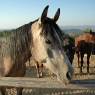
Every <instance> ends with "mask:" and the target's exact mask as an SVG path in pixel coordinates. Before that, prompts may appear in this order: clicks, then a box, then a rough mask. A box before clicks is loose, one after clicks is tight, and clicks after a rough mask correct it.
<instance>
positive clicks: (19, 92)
mask: <svg viewBox="0 0 95 95" xmlns="http://www.w3.org/2000/svg"><path fill="white" fill-rule="evenodd" d="M25 72H26V65H25V64H22V67H21V68H20V69H19V70H18V72H17V75H16V77H24V76H25ZM16 89H17V95H22V91H23V87H18V88H16Z"/></svg>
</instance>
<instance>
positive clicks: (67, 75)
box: [66, 71, 71, 80]
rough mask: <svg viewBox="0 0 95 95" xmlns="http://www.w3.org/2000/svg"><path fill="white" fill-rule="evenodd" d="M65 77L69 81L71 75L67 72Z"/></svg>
mask: <svg viewBox="0 0 95 95" xmlns="http://www.w3.org/2000/svg"><path fill="white" fill-rule="evenodd" d="M66 77H67V79H68V80H71V74H70V72H69V71H68V72H67V74H66Z"/></svg>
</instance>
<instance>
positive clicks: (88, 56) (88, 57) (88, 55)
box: [87, 54, 90, 73]
mask: <svg viewBox="0 0 95 95" xmlns="http://www.w3.org/2000/svg"><path fill="white" fill-rule="evenodd" d="M89 59H90V54H87V73H89Z"/></svg>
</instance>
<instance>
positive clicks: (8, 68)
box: [0, 6, 74, 95]
mask: <svg viewBox="0 0 95 95" xmlns="http://www.w3.org/2000/svg"><path fill="white" fill-rule="evenodd" d="M48 7H49V6H46V7H45V9H44V10H43V12H42V14H41V17H40V18H38V19H37V20H35V21H33V22H30V23H29V24H26V25H23V26H21V27H20V28H18V29H16V30H14V31H13V32H11V34H9V35H8V36H5V37H1V38H0V76H2V77H24V76H25V71H26V65H25V63H26V61H28V60H29V58H30V57H31V56H32V58H33V59H35V60H36V61H37V62H39V63H43V65H44V66H45V67H47V68H48V69H49V70H51V71H52V72H53V73H54V74H56V75H57V78H58V80H59V81H60V82H62V83H65V84H67V83H69V82H70V81H71V79H72V77H73V74H74V69H73V67H72V65H71V64H70V61H69V60H68V58H67V56H66V54H65V52H64V51H63V49H62V41H61V40H62V38H61V35H62V31H61V30H60V28H59V26H58V25H57V24H56V21H57V20H58V18H59V15H60V9H58V11H57V12H56V14H55V15H54V17H53V18H48V17H47V12H48ZM0 90H1V93H2V95H5V93H6V87H0ZM22 90H23V88H17V95H22Z"/></svg>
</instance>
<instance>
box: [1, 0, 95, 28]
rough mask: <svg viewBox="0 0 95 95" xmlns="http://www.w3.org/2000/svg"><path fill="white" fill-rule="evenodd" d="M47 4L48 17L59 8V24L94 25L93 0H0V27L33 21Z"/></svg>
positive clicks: (16, 26)
mask: <svg viewBox="0 0 95 95" xmlns="http://www.w3.org/2000/svg"><path fill="white" fill-rule="evenodd" d="M47 5H49V9H48V17H52V16H53V15H54V14H55V12H56V11H57V9H58V8H60V10H61V13H60V17H59V20H58V21H57V24H58V25H59V26H66V25H95V0H0V29H10V28H18V27H20V26H22V25H24V24H27V23H29V22H31V21H34V20H35V19H37V18H38V17H40V15H41V13H42V11H43V9H44V8H45V6H47Z"/></svg>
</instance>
